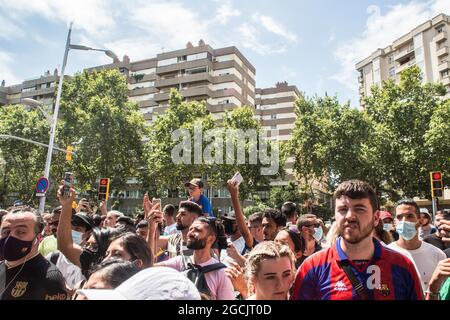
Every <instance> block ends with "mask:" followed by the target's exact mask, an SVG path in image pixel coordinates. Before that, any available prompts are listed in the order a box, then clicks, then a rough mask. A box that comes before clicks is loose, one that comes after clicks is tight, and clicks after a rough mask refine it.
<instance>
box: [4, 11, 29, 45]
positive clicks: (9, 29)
mask: <svg viewBox="0 0 450 320" xmlns="http://www.w3.org/2000/svg"><path fill="white" fill-rule="evenodd" d="M0 26H2V30H1V32H0V39H1V38H3V39H6V40H11V39H17V38H21V37H23V36H24V35H25V33H24V31H23V30H22V28H21V27H19V26H18V25H17V24H16V23H14V22H13V21H12V20H11V19H9V18H7V17H5V16H3V15H0Z"/></svg>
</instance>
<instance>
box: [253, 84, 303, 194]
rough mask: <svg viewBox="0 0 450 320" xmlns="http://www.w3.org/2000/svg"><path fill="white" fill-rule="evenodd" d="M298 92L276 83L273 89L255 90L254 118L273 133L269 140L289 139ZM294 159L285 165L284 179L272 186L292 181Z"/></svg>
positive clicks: (294, 116)
mask: <svg viewBox="0 0 450 320" xmlns="http://www.w3.org/2000/svg"><path fill="white" fill-rule="evenodd" d="M300 95H301V93H300V91H299V90H298V89H297V87H296V86H295V85H289V84H288V83H287V82H278V83H277V84H276V85H275V87H271V88H264V89H260V88H257V89H256V112H255V117H256V118H257V119H258V120H260V121H261V126H262V129H264V130H268V131H271V132H273V133H274V134H272V135H271V136H270V138H271V139H277V140H279V141H287V140H290V139H291V133H292V130H293V129H294V123H295V120H296V118H297V116H296V114H295V112H294V108H295V106H294V104H295V101H296V100H297V99H298V98H300ZM293 163H294V159H293V158H291V157H290V158H288V159H287V160H286V164H285V170H286V177H285V179H283V180H278V181H277V180H274V181H272V183H271V184H272V185H287V184H288V182H289V181H292V180H294V176H293V172H292V168H293Z"/></svg>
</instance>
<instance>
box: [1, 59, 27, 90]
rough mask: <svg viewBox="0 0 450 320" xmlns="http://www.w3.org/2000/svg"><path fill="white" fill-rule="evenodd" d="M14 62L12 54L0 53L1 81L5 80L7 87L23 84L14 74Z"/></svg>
mask: <svg viewBox="0 0 450 320" xmlns="http://www.w3.org/2000/svg"><path fill="white" fill-rule="evenodd" d="M13 61H14V59H13V56H12V55H11V54H9V53H7V52H4V51H0V81H2V80H5V82H6V85H7V86H10V85H14V84H19V83H21V82H22V80H20V79H18V78H17V77H16V76H15V73H14V72H13V68H12V67H11V63H12V62H13Z"/></svg>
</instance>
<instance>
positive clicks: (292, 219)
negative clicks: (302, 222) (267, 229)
mask: <svg viewBox="0 0 450 320" xmlns="http://www.w3.org/2000/svg"><path fill="white" fill-rule="evenodd" d="M281 213H282V214H284V216H285V217H286V220H287V226H290V225H293V226H295V225H296V224H297V218H298V210H297V206H296V204H295V203H293V202H290V201H287V202H285V203H283V205H282V206H281Z"/></svg>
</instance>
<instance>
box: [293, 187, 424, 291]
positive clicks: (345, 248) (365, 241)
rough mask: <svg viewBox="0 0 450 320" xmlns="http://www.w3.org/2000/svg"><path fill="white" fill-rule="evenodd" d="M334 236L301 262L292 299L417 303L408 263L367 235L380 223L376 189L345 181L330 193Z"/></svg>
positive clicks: (414, 280) (414, 279)
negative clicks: (326, 245) (333, 240)
mask: <svg viewBox="0 0 450 320" xmlns="http://www.w3.org/2000/svg"><path fill="white" fill-rule="evenodd" d="M334 199H335V204H336V209H335V218H336V223H337V228H338V232H339V238H338V239H337V241H336V243H335V245H334V246H332V247H330V248H329V249H326V250H322V251H319V252H317V253H315V254H314V255H312V256H310V257H309V258H308V259H306V260H305V262H303V264H302V265H301V267H300V269H299V270H298V272H297V276H296V279H295V282H294V285H293V287H292V294H291V298H292V299H294V300H422V299H423V293H422V288H421V285H420V280H419V277H418V275H417V272H416V270H415V267H414V265H413V263H412V262H411V261H410V260H409V259H408V258H406V257H405V256H403V255H401V254H399V253H397V252H394V251H393V250H390V249H388V248H386V247H384V246H383V245H382V244H381V243H380V242H379V241H378V240H376V239H374V238H373V237H372V232H373V230H374V228H375V227H376V226H377V225H378V223H380V219H379V215H378V201H377V197H376V194H375V191H374V190H373V189H372V188H371V187H370V186H369V185H368V184H367V183H366V182H363V181H359V180H350V181H345V182H343V183H341V184H340V185H339V186H338V188H337V189H336V191H335V193H334Z"/></svg>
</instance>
